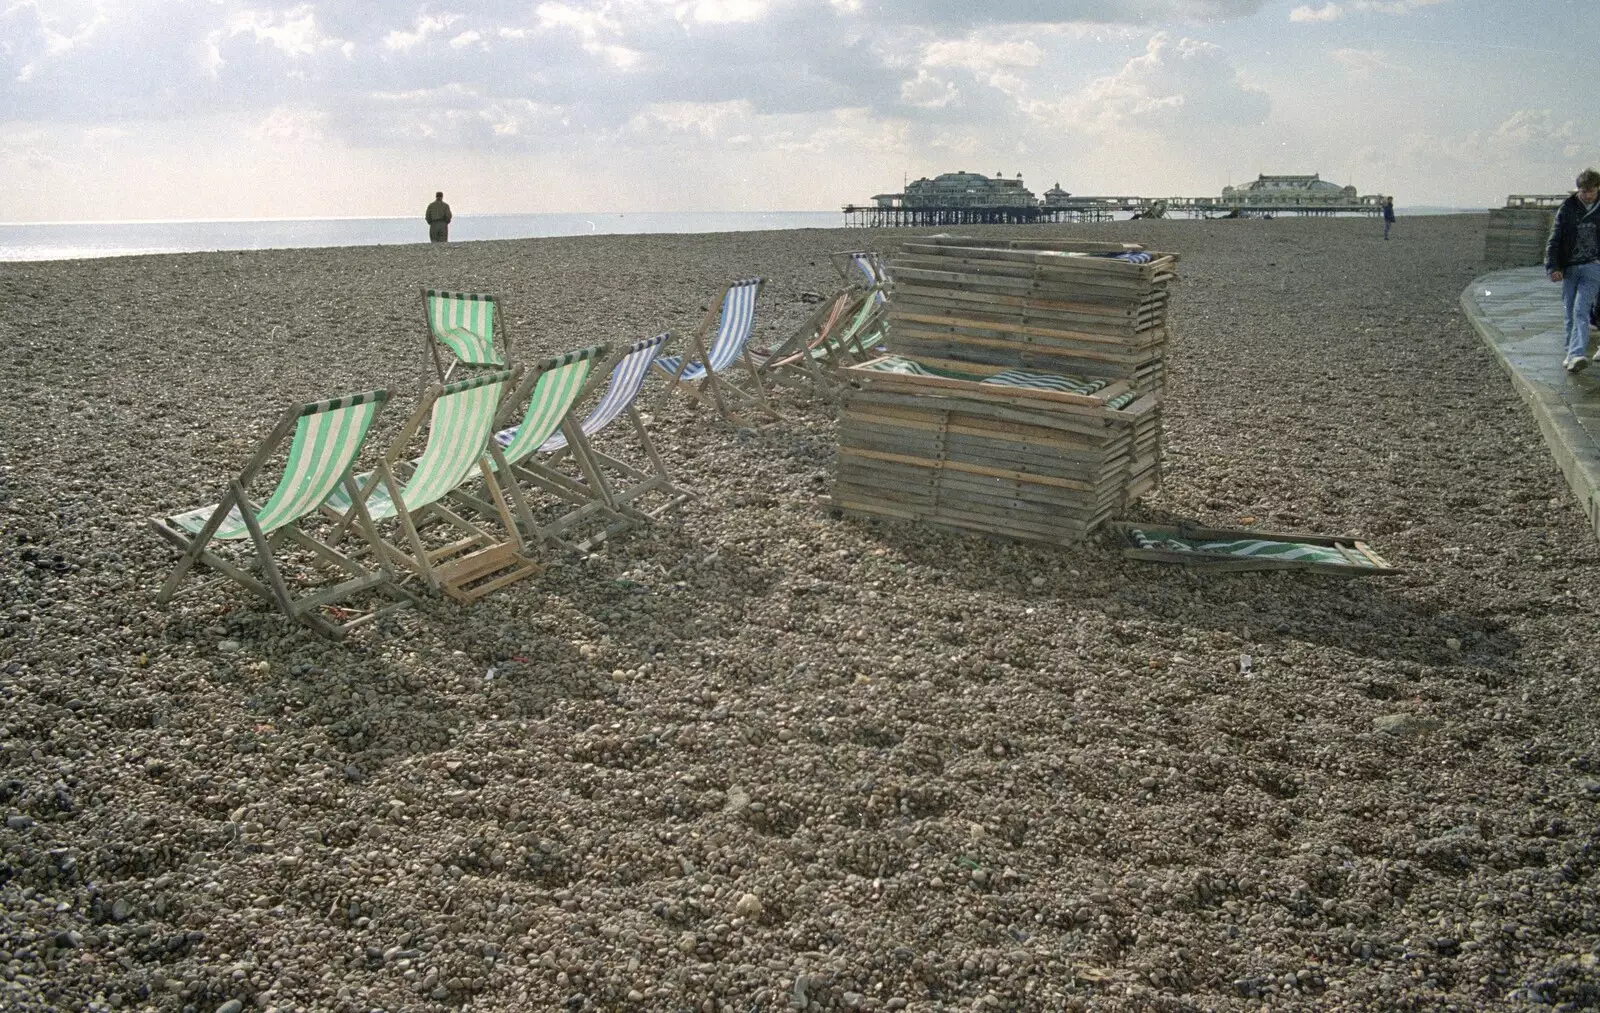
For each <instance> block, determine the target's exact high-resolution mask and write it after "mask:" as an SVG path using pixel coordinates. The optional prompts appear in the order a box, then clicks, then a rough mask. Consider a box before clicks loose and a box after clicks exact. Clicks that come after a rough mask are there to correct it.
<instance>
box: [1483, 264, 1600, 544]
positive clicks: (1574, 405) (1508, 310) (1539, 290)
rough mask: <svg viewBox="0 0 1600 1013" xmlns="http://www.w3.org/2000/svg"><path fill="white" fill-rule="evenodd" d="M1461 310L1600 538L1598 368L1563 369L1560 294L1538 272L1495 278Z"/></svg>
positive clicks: (1518, 270) (1557, 287)
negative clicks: (1517, 396)
mask: <svg viewBox="0 0 1600 1013" xmlns="http://www.w3.org/2000/svg"><path fill="white" fill-rule="evenodd" d="M1461 308H1462V309H1464V310H1465V311H1466V314H1467V319H1469V320H1470V321H1472V325H1473V327H1475V328H1476V329H1477V331H1478V334H1479V335H1480V336H1482V338H1483V340H1484V343H1485V344H1487V345H1488V346H1489V348H1490V349H1492V350H1493V351H1494V354H1495V355H1496V356H1497V357H1498V358H1499V359H1500V364H1501V365H1502V366H1504V367H1505V370H1506V372H1507V373H1508V374H1510V376H1511V382H1512V383H1513V385H1515V387H1516V388H1517V393H1519V394H1521V395H1522V399H1523V400H1524V401H1526V402H1527V403H1528V407H1530V408H1532V409H1533V414H1534V417H1535V418H1536V419H1538V421H1539V428H1540V429H1541V430H1542V431H1543V432H1544V439H1545V443H1547V444H1548V445H1549V447H1550V453H1551V456H1553V457H1554V458H1555V460H1556V463H1557V464H1558V465H1559V466H1560V467H1561V471H1562V473H1563V474H1565V475H1566V477H1567V484H1568V485H1570V486H1571V487H1572V491H1573V493H1574V494H1575V495H1576V496H1577V497H1578V502H1579V503H1580V504H1582V505H1583V512H1584V516H1586V517H1587V518H1588V519H1589V527H1590V529H1591V530H1592V531H1594V533H1595V537H1596V538H1600V364H1596V365H1594V366H1590V367H1589V369H1587V370H1585V371H1584V372H1582V373H1579V374H1577V375H1576V376H1573V375H1570V374H1568V373H1567V372H1566V371H1565V370H1564V369H1562V368H1561V355H1562V348H1563V345H1564V342H1563V340H1562V335H1561V323H1562V313H1561V286H1560V285H1557V284H1554V283H1552V282H1551V281H1550V280H1549V279H1548V278H1547V277H1545V274H1544V270H1543V269H1542V268H1538V267H1518V268H1513V269H1511V270H1508V271H1496V272H1494V273H1493V274H1486V275H1484V276H1483V277H1481V278H1476V279H1474V280H1473V282H1472V284H1470V285H1468V286H1467V288H1466V291H1464V292H1462V293H1461ZM1590 347H1591V349H1592V348H1593V344H1592V342H1591V345H1590Z"/></svg>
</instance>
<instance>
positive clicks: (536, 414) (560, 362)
mask: <svg viewBox="0 0 1600 1013" xmlns="http://www.w3.org/2000/svg"><path fill="white" fill-rule="evenodd" d="M604 354H605V346H604V345H591V346H589V347H588V348H580V349H578V350H577V351H574V352H567V353H566V354H564V355H558V356H556V357H555V358H552V359H547V360H545V361H544V362H542V363H540V364H539V365H538V366H537V367H535V368H536V370H537V373H536V374H535V375H536V380H535V382H534V387H533V393H532V394H531V395H529V397H528V409H527V411H526V412H525V413H524V414H523V417H522V421H521V422H520V423H519V424H517V425H516V426H513V427H511V428H509V429H502V430H501V431H500V432H498V433H495V435H494V441H495V444H496V445H498V446H499V448H500V453H501V455H502V456H503V457H504V458H505V460H506V461H507V462H508V463H510V464H519V463H521V462H522V460H523V459H524V458H526V457H527V456H528V455H530V454H532V453H534V452H535V451H538V450H542V449H543V447H544V444H545V442H546V441H548V440H549V439H550V438H551V435H552V434H554V433H555V432H556V429H557V428H558V427H559V426H560V425H561V420H562V419H565V418H566V417H567V413H568V412H569V411H571V410H572V406H573V404H574V402H576V401H577V400H578V395H579V394H581V393H582V392H583V389H584V383H585V382H587V381H588V379H589V373H590V371H591V370H593V369H594V364H595V361H596V360H597V359H598V358H599V357H600V356H602V355H604ZM521 397H522V392H520V391H519V392H518V397H517V400H518V401H520V400H521ZM490 466H491V467H498V465H497V464H495V462H494V461H492V460H491V461H490Z"/></svg>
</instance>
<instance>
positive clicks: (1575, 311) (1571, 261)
mask: <svg viewBox="0 0 1600 1013" xmlns="http://www.w3.org/2000/svg"><path fill="white" fill-rule="evenodd" d="M1544 269H1545V273H1546V274H1548V275H1550V280H1551V281H1558V282H1560V283H1561V306H1562V308H1563V309H1564V310H1565V311H1566V332H1565V333H1566V339H1567V347H1566V357H1565V358H1564V359H1563V360H1562V363H1561V365H1562V366H1563V367H1565V368H1566V371H1567V372H1569V373H1577V372H1581V371H1582V370H1584V369H1587V368H1588V366H1589V355H1588V352H1589V311H1590V310H1591V309H1592V308H1593V307H1594V303H1595V297H1596V296H1597V295H1600V172H1596V171H1594V170H1593V169H1585V170H1583V171H1582V172H1580V173H1578V192H1577V193H1575V194H1573V195H1572V196H1571V197H1568V198H1567V199H1566V200H1565V201H1563V202H1562V204H1561V209H1560V210H1559V211H1557V212H1556V227H1555V228H1554V229H1552V230H1551V232H1550V242H1549V243H1547V244H1545V250H1544Z"/></svg>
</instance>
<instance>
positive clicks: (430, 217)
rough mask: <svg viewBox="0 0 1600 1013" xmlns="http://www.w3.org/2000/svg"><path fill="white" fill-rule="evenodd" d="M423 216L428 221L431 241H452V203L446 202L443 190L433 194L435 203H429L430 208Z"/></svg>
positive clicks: (429, 239)
mask: <svg viewBox="0 0 1600 1013" xmlns="http://www.w3.org/2000/svg"><path fill="white" fill-rule="evenodd" d="M422 217H423V219H424V220H425V221H426V222H427V223H428V241H429V242H430V243H447V242H449V241H450V205H448V204H446V203H445V202H444V191H443V190H440V191H439V192H438V193H436V194H434V195H433V203H432V204H429V205H428V210H427V212H426V213H425V214H423V216H422Z"/></svg>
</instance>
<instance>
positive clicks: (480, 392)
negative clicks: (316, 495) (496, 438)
mask: <svg viewBox="0 0 1600 1013" xmlns="http://www.w3.org/2000/svg"><path fill="white" fill-rule="evenodd" d="M509 379H511V371H510V370H508V369H503V370H500V371H498V372H495V373H487V374H484V375H483V376H475V377H473V378H471V379H469V380H458V381H456V382H455V383H451V384H446V385H445V387H444V390H443V391H442V392H440V394H439V397H438V398H437V399H436V400H435V401H434V402H433V415H432V419H431V421H430V422H429V424H428V445H427V447H426V448H424V450H423V451H422V456H421V457H419V458H418V459H417V460H416V461H414V462H412V467H411V476H410V478H408V479H406V481H405V486H404V488H402V489H401V490H400V498H401V499H402V500H404V501H405V508H406V510H407V511H408V512H409V511H414V510H420V509H422V508H423V507H425V506H428V505H429V504H430V503H434V502H437V501H438V500H440V499H442V498H444V496H445V495H446V494H448V493H449V492H451V491H452V490H454V489H455V488H456V487H457V486H459V485H460V484H461V483H462V482H464V481H465V480H466V478H467V475H468V474H469V473H470V472H471V471H472V469H473V468H474V467H476V466H477V463H478V458H479V457H481V456H482V455H483V452H484V450H485V449H486V448H487V447H488V445H489V432H490V430H492V429H493V428H494V417H495V414H496V412H497V411H498V410H499V407H500V396H501V394H503V393H504V391H505V385H506V381H507V380H509ZM371 480H372V476H371V474H367V475H362V476H360V477H359V478H358V479H356V484H357V485H358V486H359V487H361V488H362V489H365V488H366V485H367V483H368V482H369V481H371ZM327 504H328V506H330V507H332V508H333V509H334V510H337V511H338V512H340V513H343V512H345V511H346V510H348V509H349V508H350V497H349V496H348V495H346V493H345V490H344V489H343V488H338V489H335V490H333V493H332V495H330V496H329V497H328V499H327ZM367 512H368V513H369V514H371V515H372V519H373V520H375V521H381V520H383V519H385V518H388V517H394V516H396V515H397V514H398V513H399V512H400V511H399V510H398V509H397V507H396V506H395V503H394V501H393V500H392V499H391V498H390V497H389V490H388V489H387V488H386V487H385V486H384V485H382V484H379V485H378V487H377V488H376V489H374V490H373V491H372V495H371V496H369V497H368V498H367Z"/></svg>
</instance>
